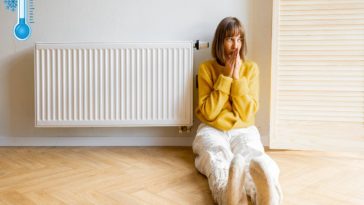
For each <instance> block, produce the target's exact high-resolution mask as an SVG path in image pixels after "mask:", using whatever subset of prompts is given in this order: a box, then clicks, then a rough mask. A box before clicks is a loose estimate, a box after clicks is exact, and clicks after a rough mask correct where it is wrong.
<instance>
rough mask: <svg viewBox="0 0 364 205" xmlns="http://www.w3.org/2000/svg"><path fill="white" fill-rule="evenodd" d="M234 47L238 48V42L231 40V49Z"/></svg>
mask: <svg viewBox="0 0 364 205" xmlns="http://www.w3.org/2000/svg"><path fill="white" fill-rule="evenodd" d="M236 48H238V42H236V41H233V49H236Z"/></svg>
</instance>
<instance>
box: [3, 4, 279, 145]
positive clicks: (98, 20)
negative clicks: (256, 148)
mask: <svg viewBox="0 0 364 205" xmlns="http://www.w3.org/2000/svg"><path fill="white" fill-rule="evenodd" d="M34 3H35V12H34V13H35V16H34V21H35V23H34V24H30V26H31V27H32V36H31V37H30V39H28V40H27V41H24V42H20V41H17V40H15V38H14V37H13V35H12V30H13V26H14V24H16V18H17V17H16V13H15V12H10V11H7V10H5V8H4V4H3V2H1V4H0V27H1V29H0V145H190V144H191V142H192V139H193V136H194V134H195V129H196V126H197V121H196V122H195V126H194V129H193V131H192V132H191V133H185V134H179V133H178V129H177V128H175V127H168V128H34V98H33V95H34V88H33V85H34V80H33V79H34V74H33V46H34V43H35V42H118V41H173V40H177V41H184V40H197V39H200V40H205V41H211V40H212V37H213V34H214V30H215V28H216V26H217V24H218V22H219V21H220V20H221V19H222V18H224V17H226V16H236V17H238V18H239V19H241V21H242V22H243V23H244V24H245V26H246V28H247V32H248V38H249V40H248V46H249V57H250V58H251V59H252V60H255V61H256V62H257V63H258V64H259V65H260V69H261V73H262V78H261V110H260V112H259V114H258V119H257V126H258V127H259V129H260V131H261V135H262V137H263V141H264V142H265V144H267V139H268V138H267V136H268V129H269V84H270V77H269V76H270V43H271V41H270V33H271V5H272V2H271V0H268V1H267V0H224V1H219V0H199V1H195V0H183V1H182V0H178V1H177V0H133V1H132V0H129V1H127V0H103V1H96V0H77V1H75V0H35V1H34ZM208 58H210V50H209V49H205V50H201V51H196V52H195V53H194V69H195V72H197V68H198V64H200V63H201V61H203V60H205V59H208ZM195 97H196V92H195ZM195 104H196V99H195Z"/></svg>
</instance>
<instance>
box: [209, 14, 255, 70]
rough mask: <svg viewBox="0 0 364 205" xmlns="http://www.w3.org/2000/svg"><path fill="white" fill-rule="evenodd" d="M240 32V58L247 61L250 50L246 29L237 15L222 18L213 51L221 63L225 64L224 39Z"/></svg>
mask: <svg viewBox="0 0 364 205" xmlns="http://www.w3.org/2000/svg"><path fill="white" fill-rule="evenodd" d="M239 34H240V37H241V43H242V44H241V49H240V52H239V54H240V58H241V59H242V60H243V61H245V55H246V53H247V52H248V49H247V45H246V39H245V30H244V27H243V25H242V24H241V23H240V21H239V19H237V18H235V17H226V18H224V19H223V20H221V22H220V23H219V25H218V26H217V28H216V31H215V36H214V40H213V41H212V48H211V52H212V57H214V58H215V59H216V61H217V62H218V63H219V64H220V65H225V53H224V39H225V38H226V37H232V36H236V35H239Z"/></svg>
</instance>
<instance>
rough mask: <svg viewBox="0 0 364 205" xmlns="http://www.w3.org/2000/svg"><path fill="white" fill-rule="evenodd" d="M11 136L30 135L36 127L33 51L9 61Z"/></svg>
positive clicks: (17, 55)
mask: <svg viewBox="0 0 364 205" xmlns="http://www.w3.org/2000/svg"><path fill="white" fill-rule="evenodd" d="M7 62H9V63H8V64H6V65H5V66H6V67H8V69H9V76H8V77H7V79H8V83H9V86H8V88H9V92H8V95H9V96H8V98H7V99H8V101H9V103H8V105H9V107H8V109H9V121H10V122H9V133H8V135H9V136H25V135H29V134H30V133H31V132H32V130H33V126H34V97H33V96H34V72H33V71H34V67H33V65H34V63H33V62H34V60H33V49H32V48H29V49H25V50H23V51H19V52H17V53H16V55H13V56H11V57H10V59H8V61H7Z"/></svg>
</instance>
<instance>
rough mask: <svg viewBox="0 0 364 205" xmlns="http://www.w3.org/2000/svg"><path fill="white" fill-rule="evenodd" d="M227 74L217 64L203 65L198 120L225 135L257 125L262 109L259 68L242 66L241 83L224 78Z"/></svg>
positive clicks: (246, 62)
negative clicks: (260, 106) (260, 108)
mask: <svg viewBox="0 0 364 205" xmlns="http://www.w3.org/2000/svg"><path fill="white" fill-rule="evenodd" d="M223 70H224V66H221V65H219V64H218V63H217V62H216V60H210V61H206V62H204V63H202V64H201V65H200V68H199V71H198V107H197V109H196V115H197V117H198V119H199V120H201V121H202V122H204V123H206V124H208V125H210V126H213V127H215V128H217V129H219V130H223V131H227V130H230V129H233V128H244V127H248V126H250V125H253V124H254V121H255V113H256V112H257V111H258V106H259V105H258V100H259V99H258V97H259V69H258V66H257V65H256V64H255V63H254V62H252V61H245V63H242V66H241V69H240V73H239V76H240V77H239V80H233V78H231V77H227V76H224V75H223Z"/></svg>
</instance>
